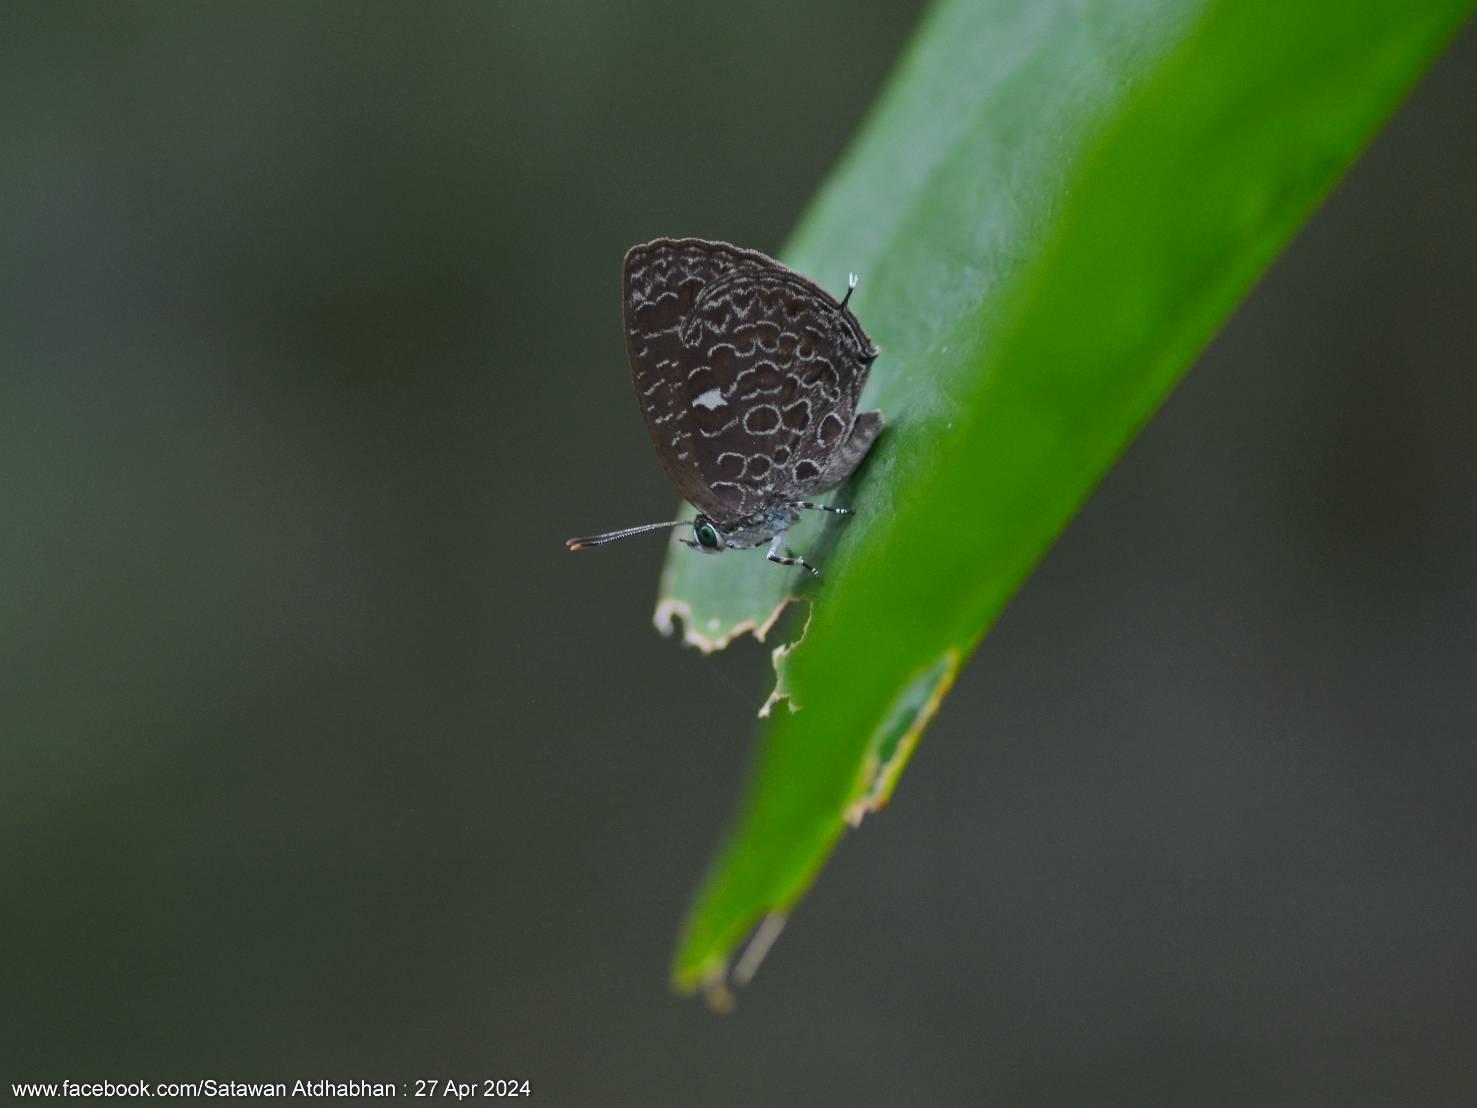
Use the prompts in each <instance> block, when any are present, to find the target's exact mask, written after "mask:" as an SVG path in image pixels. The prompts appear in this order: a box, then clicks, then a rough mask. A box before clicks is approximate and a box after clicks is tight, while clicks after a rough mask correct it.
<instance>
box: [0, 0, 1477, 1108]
mask: <svg viewBox="0 0 1477 1108" xmlns="http://www.w3.org/2000/svg"><path fill="white" fill-rule="evenodd" d="M29 11H30V13H31V14H29V15H27V14H25V12H26V9H19V8H16V7H7V9H6V13H5V15H4V17H3V20H0V124H3V126H0V250H3V256H4V263H3V265H0V290H3V298H0V305H3V308H0V311H3V315H0V572H3V574H4V587H3V589H0V682H3V686H4V687H3V690H0V691H3V696H0V728H3V747H0V853H3V865H0V887H3V890H4V907H3V911H4V920H5V927H4V932H5V933H4V947H5V961H6V969H5V972H4V977H5V984H4V993H5V997H4V1020H3V1023H4V1028H3V1040H0V1041H3V1045H0V1062H3V1064H0V1082H3V1084H4V1086H5V1087H6V1088H7V1095H8V1086H9V1083H10V1082H12V1081H19V1080H43V1079H58V1078H62V1077H71V1078H73V1079H77V1078H98V1079H101V1078H111V1079H114V1080H134V1079H145V1080H155V1081H159V1080H174V1079H189V1078H200V1077H216V1078H221V1079H243V1080H244V1079H258V1080H261V1079H266V1080H285V1081H289V1082H290V1081H292V1080H295V1079H297V1078H299V1077H301V1078H324V1077H329V1078H336V1079H344V1078H350V1077H357V1078H365V1079H376V1080H388V1081H395V1082H406V1083H409V1084H410V1085H411V1087H412V1088H413V1083H414V1081H415V1079H417V1078H431V1077H435V1078H446V1077H458V1078H463V1079H473V1078H480V1077H517V1078H528V1079H529V1080H530V1081H531V1082H532V1083H533V1088H534V1091H535V1093H536V1095H537V1096H538V1097H539V1099H540V1100H542V1101H543V1102H544V1103H553V1104H592V1103H608V1102H617V1101H622V1100H630V1101H637V1102H641V1103H673V1104H713V1105H724V1104H743V1103H751V1102H758V1103H771V1102H779V1103H842V1102H850V1103H951V1102H953V1103H958V1102H966V1101H972V1102H979V1101H981V1100H985V1101H990V1102H994V1103H1002V1104H1012V1105H1015V1104H1061V1105H1078V1104H1086V1103H1094V1104H1123V1105H1145V1104H1198V1105H1204V1104H1247V1105H1266V1104H1299V1105H1307V1104H1315V1103H1325V1104H1339V1105H1350V1104H1394V1105H1409V1104H1431V1103H1459V1102H1460V1103H1471V1102H1472V1101H1473V1099H1474V1098H1477V1057H1474V1052H1473V1044H1474V1041H1477V1039H1474V1035H1477V941H1474V938H1477V887H1474V878H1477V857H1474V849H1473V848H1474V841H1477V839H1474V836H1477V800H1474V797H1477V749H1474V744H1473V738H1474V734H1477V683H1474V674H1477V512H1474V506H1477V436H1474V416H1477V374H1474V368H1477V358H1474V350H1477V343H1474V341H1473V334H1472V329H1473V308H1474V305H1477V203H1474V197H1477V193H1474V181H1477V35H1474V33H1473V32H1472V31H1471V30H1470V29H1469V30H1468V31H1467V32H1466V33H1465V34H1464V35H1463V37H1462V38H1461V39H1460V40H1459V42H1458V43H1457V44H1456V46H1455V48H1454V49H1453V50H1452V52H1451V53H1450V55H1449V56H1447V57H1446V58H1445V60H1444V61H1442V62H1441V63H1440V64H1439V65H1438V67H1437V68H1436V70H1435V71H1434V72H1433V73H1432V74H1431V75H1430V77H1429V79H1428V80H1427V81H1426V82H1425V83H1424V85H1423V86H1422V87H1421V88H1419V89H1418V90H1417V91H1416V93H1415V94H1414V96H1413V97H1412V98H1411V100H1410V101H1409V103H1408V104H1407V105H1406V106H1405V107H1404V108H1403V109H1402V110H1401V112H1400V113H1399V115H1398V116H1397V117H1396V118H1395V119H1394V121H1393V122H1392V123H1391V125H1390V127H1389V129H1388V131H1387V132H1386V133H1384V134H1383V136H1382V137H1381V138H1380V139H1379V140H1378V141H1377V142H1376V143H1375V145H1374V148H1373V149H1372V150H1371V151H1370V152H1369V154H1368V156H1367V157H1366V159H1365V160H1364V161H1363V162H1362V163H1361V164H1360V165H1359V166H1358V167H1357V168H1356V169H1355V170H1354V171H1353V173H1352V174H1351V175H1350V176H1349V178H1348V179H1347V180H1346V182H1345V183H1344V184H1343V185H1341V186H1340V188H1339V189H1338V191H1337V192H1336V193H1335V194H1334V196H1333V197H1332V198H1331V200H1330V201H1329V202H1328V204H1327V205H1326V207H1325V208H1324V209H1323V210H1322V211H1321V212H1320V213H1319V214H1318V215H1317V216H1316V217H1315V218H1314V220H1313V221H1312V223H1311V224H1310V225H1309V226H1308V228H1307V229H1306V230H1305V232H1304V233H1303V234H1302V235H1301V237H1300V238H1299V239H1298V241H1297V242H1295V243H1294V244H1293V246H1292V248H1291V249H1290V250H1289V252H1288V253H1287V254H1286V256H1285V257H1284V258H1283V259H1282V260H1281V261H1280V262H1279V263H1278V264H1277V265H1276V266H1275V267H1274V269H1273V271H1272V272H1271V273H1270V274H1269V276H1268V277H1267V279H1266V280H1265V281H1263V282H1262V284H1261V285H1260V287H1259V288H1258V289H1257V290H1256V292H1255V293H1254V294H1253V295H1252V296H1251V298H1250V300H1249V301H1248V302H1247V303H1246V304H1245V306H1244V307H1243V308H1242V309H1241V310H1240V312H1239V313H1238V314H1237V316H1236V318H1235V319H1234V320H1233V321H1232V322H1231V324H1230V326H1229V327H1228V328H1227V330H1226V331H1225V332H1224V334H1223V335H1222V336H1221V337H1220V338H1219V339H1218V340H1217V341H1216V342H1215V344H1214V345H1213V346H1212V348H1211V349H1210V351H1209V352H1208V353H1207V354H1206V356H1205V357H1204V358H1203V359H1202V360H1201V363H1200V364H1199V365H1198V366H1197V367H1196V368H1195V369H1194V370H1193V371H1192V372H1191V374H1190V375H1189V377H1188V379H1187V381H1186V383H1185V385H1184V386H1183V387H1182V388H1181V389H1180V390H1179V391H1178V392H1177V394H1176V395H1175V396H1174V397H1173V398H1172V399H1171V400H1170V402H1169V403H1168V405H1167V406H1166V407H1165V409H1164V411H1163V412H1162V413H1161V414H1160V415H1159V416H1158V417H1157V418H1156V419H1155V420H1154V422H1153V423H1152V424H1151V426H1149V428H1148V429H1147V430H1146V432H1145V433H1144V434H1143V435H1142V437H1141V438H1140V439H1139V441H1138V442H1137V443H1136V445H1135V446H1134V447H1133V448H1132V449H1131V450H1130V451H1129V453H1128V454H1127V456H1126V457H1125V459H1124V460H1123V462H1122V464H1121V465H1119V466H1118V467H1117V468H1116V469H1115V470H1114V471H1113V473H1112V474H1111V475H1110V476H1109V478H1108V479H1107V481H1106V483H1105V484H1104V486H1103V488H1102V489H1101V490H1100V492H1099V493H1098V494H1097V495H1096V496H1094V497H1093V499H1092V500H1091V501H1090V503H1089V504H1088V506H1087V508H1086V509H1085V511H1084V512H1083V513H1082V515H1081V517H1080V518H1079V519H1078V520H1077V522H1076V523H1075V524H1074V525H1073V526H1072V528H1071V529H1070V531H1069V532H1068V533H1067V535H1066V536H1065V538H1064V539H1063V540H1062V541H1061V543H1060V544H1059V545H1058V547H1057V548H1056V549H1055V551H1054V552H1053V553H1052V554H1051V555H1050V556H1049V557H1048V558H1047V560H1046V562H1045V564H1044V565H1043V566H1042V568H1041V570H1040V571H1039V572H1038V573H1037V574H1036V576H1035V577H1034V578H1033V579H1032V580H1031V582H1030V583H1029V584H1028V585H1027V586H1026V588H1025V589H1024V591H1023V592H1022V594H1021V595H1020V597H1019V598H1018V599H1017V600H1016V601H1015V603H1014V604H1013V605H1012V606H1011V608H1010V609H1009V611H1008V612H1007V614H1006V616H1005V617H1004V619H1003V620H1002V621H1001V623H1000V624H999V625H998V627H997V628H996V629H995V631H994V632H993V633H992V634H991V636H990V637H989V639H988V640H987V641H986V642H985V644H984V646H983V647H982V649H981V650H980V652H979V654H978V655H977V656H976V657H975V659H974V660H973V662H972V663H971V664H970V665H969V667H968V668H967V670H966V671H965V673H964V674H963V675H962V677H961V679H960V681H959V684H958V686H957V688H956V690H955V692H954V694H953V696H952V697H951V698H950V699H949V700H948V701H947V703H946V704H945V706H944V709H943V711H942V713H941V714H940V716H939V718H938V720H937V722H936V723H935V725H934V726H933V728H932V730H931V731H930V733H929V734H928V736H927V739H926V741H925V742H924V744H923V747H922V749H921V751H920V754H919V756H918V758H917V759H916V760H915V761H914V763H913V767H912V769H911V771H910V772H909V774H908V775H907V777H906V779H905V780H904V781H903V783H902V785H901V787H900V789H899V791H898V795H897V797H896V799H895V801H894V803H893V805H892V807H891V808H890V809H889V811H888V812H887V814H886V815H885V816H883V817H881V818H878V819H876V820H872V821H868V823H867V824H866V825H865V827H864V828H863V830H862V831H861V832H860V833H859V834H857V835H854V836H851V837H850V838H849V839H848V840H847V841H846V842H845V843H844V844H843V846H842V848H841V849H840V851H839V852H838V854H837V856H836V857H835V859H834V860H833V863H832V864H831V866H830V867H829V868H828V869H827V871H826V872H825V874H824V875H823V877H822V878H821V880H820V882H819V884H818V886H817V888H816V889H815V891H814V893H813V895H812V896H811V897H810V898H809V899H808V900H807V901H806V902H805V903H804V905H803V906H802V907H801V909H800V910H799V911H798V912H797V913H796V915H795V917H794V918H793V919H792V921H791V925H790V928H789V930H788V932H787V933H786V934H785V936H784V937H783V939H782V940H781V941H780V943H779V945H778V946H777V947H776V949H775V951H774V952H773V954H772V955H771V957H770V960H769V962H768V963H767V964H766V965H765V967H764V969H763V971H762V972H761V974H760V975H759V978H758V979H757V981H756V982H755V984H754V985H753V986H752V987H751V988H750V989H749V990H748V991H747V992H746V993H744V994H743V995H742V997H741V998H740V1006H739V1009H738V1011H737V1012H736V1013H735V1014H734V1015H733V1016H731V1017H729V1018H717V1017H714V1016H711V1015H710V1014H709V1013H708V1012H707V1011H706V1010H704V1009H703V1008H702V1006H701V1005H700V1004H697V1003H694V1002H684V1001H680V1000H678V999H676V998H675V997H673V996H672V995H671V994H670V993H669V992H668V989H667V986H666V973H667V961H668V958H669V955H670V952H671V948H672V943H673V940H674V937H675V932H676V928H677V925H678V922H679V919H680V917H681V914H682V912H683V910H684V907H685V904H686V900H687V897H688V895H689V894H690V892H691V891H692V889H693V887H694V885H695V883H696V881H697V879H698V876H699V874H700V873H701V870H702V867H703V866H704V864H705V862H706V860H707V858H708V856H709V853H710V851H711V849H712V848H713V846H714V844H715V842H716V840H717V836H718V834H719V832H720V829H721V827H722V826H723V824H724V822H725V820H726V818H727V816H728V814H729V812H730V811H731V806H732V804H733V801H734V797H735V795H736V792H737V789H738V785H739V782H740V780H741V777H742V774H743V772H744V769H745V766H746V765H747V762H748V759H749V751H748V744H749V740H750V737H751V733H752V720H751V714H752V711H753V709H754V707H755V706H756V705H757V704H758V702H759V700H760V699H761V698H762V696H763V694H764V692H765V691H766V686H765V676H764V672H765V666H766V664H767V659H766V656H765V652H764V650H763V649H761V648H759V647H757V646H756V645H755V644H753V643H752V642H746V643H744V644H741V646H739V647H737V648H736V649H735V650H734V651H731V652H730V654H729V655H728V656H725V657H723V658H719V659H702V658H700V657H698V656H697V655H696V654H694V653H693V652H691V651H687V650H684V649H682V648H681V647H679V646H678V645H676V644H675V643H673V642H669V641H665V640H662V639H661V638H659V637H658V636H657V635H656V634H655V632H654V631H653V630H652V629H651V626H650V623H649V617H650V611H651V605H652V600H653V595H654V587H655V573H656V568H657V564H658V560H659V558H660V553H661V550H662V544H661V543H660V542H656V541H652V542H647V543H645V544H642V543H640V542H632V543H630V544H627V545H625V546H620V547H612V548H611V549H609V550H608V551H603V552H601V553H599V554H598V555H596V554H591V555H588V556H582V557H579V558H570V557H568V556H567V555H565V554H564V552H563V551H562V549H561V541H562V540H563V539H564V538H565V537H566V536H568V535H570V534H575V533H584V532H588V531H590V530H592V529H596V528H601V527H613V526H618V525H621V524H626V523H635V522H640V521H643V520H646V519H648V518H660V517H661V516H662V515H663V514H664V513H665V512H666V511H668V510H669V509H670V506H671V503H672V500H673V496H672V493H671V490H670V488H669V487H668V486H667V485H666V483H665V481H664V479H663V477H662V475H661V472H660V469H659V468H658V466H657V464H656V461H655V459H654V457H653V455H652V451H651V449H650V446H649V444H648V443H647V441H646V437H645V434H644V432H643V429H642V425H641V421H640V418H639V415H638V413H637V409H636V406H635V403H634V401H633V398H632V396H631V395H630V384H629V378H628V375H627V370H626V366H625V360H624V355H623V348H622V343H621V339H620V330H619V304H618V285H617V281H618V273H619V264H620V258H621V254H622V252H623V251H624V250H625V248H626V247H627V246H629V245H630V244H631V243H633V242H637V241H640V240H643V239H646V238H648V237H651V236H653V235H657V234H695V235H703V236H708V237H715V238H726V239H730V240H733V241H736V242H740V243H743V244H746V245H751V246H754V247H758V248H760V249H765V250H775V249H778V247H779V246H780V244H781V242H782V241H783V238H784V235H785V234H786V232H787V230H788V229H789V228H790V227H791V226H792V224H793V223H794V221H795V219H796V218H797V216H798V214H799V212H800V211H801V209H802V206H803V204H804V202H805V200H806V198H807V197H808V196H809V195H810V193H811V192H812V190H813V189H814V187H815V186H816V184H817V182H818V181H819V179H820V178H821V177H822V175H823V174H824V173H825V171H826V169H827V167H828V166H829V165H830V164H831V162H832V161H833V160H834V158H835V157H836V155H837V154H838V153H839V151H840V150H841V149H842V147H843V145H844V143H845V141H846V139H847V136H848V135H849V134H850V133H851V131H852V130H853V128H854V127H855V125H856V123H857V121H858V120H859V118H860V116H861V113H862V112H863V110H864V108H865V106H866V105H867V104H868V103H869V102H870V100H871V98H872V97H873V95H874V93H875V91H876V89H877V88H878V86H879V83H880V82H881V80H882V78H883V76H884V74H885V72H886V70H887V67H888V65H889V64H890V61H891V59H892V58H893V56H894V55H895V53H896V51H897V49H898V47H899V45H900V44H901V43H902V41H903V40H904V37H905V35H906V33H907V30H908V28H909V27H910V26H911V23H912V21H913V18H914V16H915V14H916V5H912V4H900V5H892V6H882V5H876V6H874V5H867V4H859V3H856V2H855V0H817V2H811V3H806V4H803V5H799V4H793V3H789V2H781V0H763V2H760V3H756V4H748V5H742V6H738V7H731V6H730V7H719V6H716V5H689V4H684V3H644V4H633V3H610V4H597V3H587V4H577V5H576V4H567V5H566V4H557V3H551V4H547V5H539V6H535V5H526V6H513V5H505V4H481V5H464V6H451V5H447V6H437V7H436V8H435V9H432V10H427V9H422V8H421V7H419V6H417V5H404V6H400V7H392V6H379V5H367V6H366V5H349V4H336V5H330V4H316V5H300V6H281V7H278V8H271V9H254V10H253V11H252V12H251V13H249V14H248V13H244V12H235V13H232V12H229V11H227V10H225V9H224V8H223V7H217V6H214V5H198V6H197V5H190V4H180V5H165V4H149V5H142V6H135V5H121V4H120V5H107V6H99V7H93V8H70V7H69V8H62V7H60V6H45V7H37V8H33V9H29Z"/></svg>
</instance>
